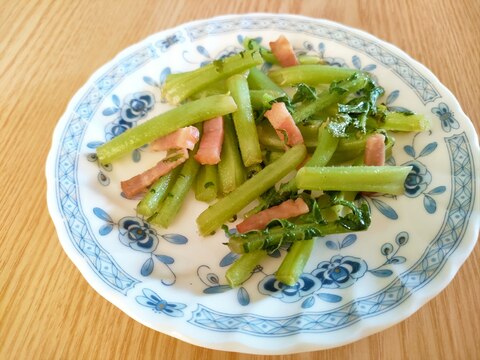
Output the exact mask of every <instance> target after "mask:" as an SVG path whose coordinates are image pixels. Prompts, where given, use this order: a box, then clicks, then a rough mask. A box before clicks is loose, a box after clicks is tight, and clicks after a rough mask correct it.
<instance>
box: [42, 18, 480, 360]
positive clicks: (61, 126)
mask: <svg viewBox="0 0 480 360" xmlns="http://www.w3.org/2000/svg"><path fill="white" fill-rule="evenodd" d="M261 16H265V17H273V18H274V17H284V18H297V19H304V20H309V21H313V22H318V23H320V24H326V25H330V26H335V27H336V28H339V29H343V30H347V31H350V32H352V33H355V34H359V35H360V36H362V37H366V38H368V39H370V40H373V41H374V42H376V43H378V44H380V45H382V46H384V47H386V48H387V49H388V50H390V51H392V52H393V53H395V54H396V55H397V56H399V57H401V58H403V59H405V60H406V61H407V62H408V63H409V64H410V65H412V66H413V67H414V68H417V69H418V70H419V71H420V72H421V73H422V74H424V75H425V76H426V77H427V78H428V79H429V80H430V81H431V82H432V83H433V84H434V86H435V87H437V88H439V89H441V90H442V92H445V93H446V95H448V98H449V101H451V102H452V104H454V105H455V108H454V110H455V112H456V114H458V116H459V117H461V118H462V119H464V120H466V121H463V122H462V125H464V126H467V127H469V128H470V129H469V130H470V131H469V132H468V133H466V135H467V137H468V138H469V140H470V141H471V143H470V146H474V144H475V145H476V146H474V147H475V148H472V152H473V153H475V151H476V152H477V154H478V135H477V133H476V131H475V128H474V126H473V124H472V122H471V120H470V119H469V117H468V116H467V115H466V114H465V112H464V111H463V109H462V108H461V106H460V103H459V102H458V100H457V99H456V97H455V96H454V95H453V93H452V92H451V91H450V90H449V89H448V88H447V87H446V86H445V85H443V84H442V83H441V82H440V80H439V79H438V78H437V77H436V76H435V75H434V74H433V73H432V72H431V70H429V69H428V68H427V67H426V66H424V65H423V64H422V63H420V62H418V61H417V60H415V59H413V58H412V57H411V56H410V55H408V54H407V53H405V52H404V51H403V50H401V49H400V48H398V47H397V46H395V45H393V44H390V43H388V42H386V41H384V40H382V39H380V38H378V37H377V36H374V35H372V34H370V33H367V32H365V31H364V30H361V29H357V28H353V27H350V26H347V25H343V24H340V23H338V22H334V21H331V20H327V19H318V18H313V17H308V16H303V15H293V14H276V13H245V14H233V15H220V16H214V17H210V18H204V19H200V20H195V21H190V22H186V23H182V24H179V25H177V26H175V27H172V28H168V29H164V30H161V31H158V32H156V33H153V34H151V35H149V36H147V37H145V38H143V39H140V40H139V41H138V42H136V43H134V44H131V45H129V46H127V47H126V48H124V49H123V50H122V51H120V52H119V53H117V55H115V56H114V57H113V58H112V59H110V60H109V61H107V62H106V63H105V64H104V65H102V66H101V67H99V68H98V69H97V70H96V71H95V72H94V73H93V74H92V75H91V76H90V77H89V78H88V79H87V80H86V82H85V83H84V84H83V85H81V87H80V88H79V89H78V90H77V91H76V93H75V94H74V96H73V97H72V98H71V99H70V101H69V103H68V105H67V107H66V109H65V111H64V112H63V114H62V116H61V117H60V119H59V120H58V122H57V124H56V126H55V130H54V132H53V136H52V142H51V148H50V150H49V153H48V157H47V163H46V168H45V175H46V178H47V206H48V210H49V213H50V215H51V217H52V220H53V222H54V225H55V228H56V232H57V236H58V239H59V241H60V244H61V245H62V247H63V249H64V251H65V253H66V254H67V256H68V257H69V258H70V259H71V261H72V262H73V263H74V265H75V266H76V268H77V269H78V270H79V271H80V273H81V274H82V276H83V278H84V279H85V280H86V281H87V283H88V284H89V285H90V286H91V287H92V288H93V289H94V290H95V291H96V292H97V293H98V294H99V295H100V296H102V297H103V298H105V299H106V300H107V301H109V302H110V303H112V304H113V305H115V306H116V307H118V308H119V309H120V310H121V311H122V312H124V313H126V314H127V315H128V316H129V317H131V318H133V319H135V320H136V321H138V322H140V323H141V324H143V325H145V326H147V327H149V328H152V329H153V330H155V331H159V332H162V333H164V334H167V335H169V336H173V337H175V338H178V339H180V340H182V341H186V342H188V343H191V344H194V345H197V346H202V347H208V348H211V349H215V350H223V351H241V352H246V353H252V354H290V353H298V352H304V351H312V350H320V349H326V348H332V347H337V346H342V345H345V344H348V343H351V342H352V341H357V340H360V339H361V338H364V337H367V336H369V335H372V334H374V333H377V332H379V331H382V330H385V329H387V328H389V327H391V326H393V325H395V324H397V323H399V322H401V321H403V320H405V319H407V318H408V317H410V316H411V315H412V314H413V313H415V312H416V311H417V310H419V309H420V308H421V307H422V306H424V305H425V304H426V303H427V302H429V301H430V300H431V299H432V298H434V297H435V296H437V295H438V294H439V293H440V292H441V291H442V290H443V289H445V288H446V287H447V286H448V285H449V284H450V282H451V281H452V279H453V278H454V277H455V275H456V274H457V272H458V271H459V270H460V268H461V266H462V264H463V263H464V262H465V260H466V259H467V258H468V256H469V255H470V253H471V252H472V250H473V248H474V246H475V244H476V242H477V240H478V239H477V238H476V237H475V236H474V234H475V232H476V233H478V228H479V226H480V221H479V218H478V203H479V198H478V188H479V185H478V180H477V183H476V187H475V189H476V190H477V191H476V194H475V197H474V200H473V210H472V216H471V218H470V222H469V224H468V225H467V228H466V233H465V234H464V235H463V237H462V240H464V239H465V237H466V236H467V233H468V232H472V233H473V234H472V238H473V239H472V240H470V239H468V240H469V241H468V242H467V243H466V244H465V242H463V241H462V243H463V244H464V245H469V246H468V247H466V249H465V250H464V251H463V252H462V253H461V254H459V253H458V252H455V251H454V252H452V254H451V255H450V257H449V259H448V261H447V262H446V263H445V264H444V266H443V268H442V272H443V273H444V274H445V276H444V277H443V278H442V281H438V277H436V278H435V279H437V281H430V282H429V283H428V284H427V285H428V286H429V288H430V291H429V293H428V294H425V295H423V294H422V295H421V296H420V299H418V296H417V297H416V299H415V300H413V301H412V300H411V299H406V300H405V302H406V303H410V306H409V307H408V312H407V313H405V312H404V313H402V316H392V317H391V318H392V319H390V321H386V322H385V321H383V322H382V325H380V326H379V325H378V324H377V325H371V324H370V327H367V329H365V327H362V329H363V332H362V334H361V336H360V337H357V338H356V339H355V340H351V339H347V340H345V341H343V342H342V341H339V342H337V343H335V344H329V345H328V346H325V347H319V346H312V344H311V343H310V342H306V343H305V342H302V341H301V340H302V339H301V337H297V338H296V340H298V342H296V343H295V344H294V345H293V346H289V347H286V348H282V349H281V350H280V351H279V352H275V351H273V352H272V351H266V352H265V349H260V348H258V347H254V346H253V344H249V346H250V347H249V348H246V347H245V344H242V343H240V342H238V343H237V344H231V343H230V344H229V345H230V346H229V347H227V348H226V347H225V346H224V345H222V344H223V343H210V344H207V345H206V344H204V343H202V342H200V341H196V339H194V338H192V337H189V336H184V335H183V334H181V333H179V332H178V331H176V330H175V329H174V328H171V329H168V330H164V329H162V330H158V328H156V327H154V326H153V325H152V324H150V323H148V322H145V321H144V319H142V318H141V317H140V316H137V315H136V314H135V313H133V311H129V310H130V309H129V308H128V307H127V308H124V307H122V301H121V298H119V296H118V294H117V293H115V292H113V291H112V289H109V288H108V286H107V285H106V284H103V283H102V282H101V281H98V279H96V278H95V277H92V275H94V274H95V273H94V272H92V269H91V268H90V266H89V265H88V264H87V263H86V262H85V261H84V258H83V256H82V255H81V254H80V253H79V252H78V251H77V250H76V249H75V247H74V246H73V245H72V244H71V242H70V241H69V235H68V232H67V231H66V230H65V227H64V221H65V219H64V218H63V217H62V216H61V214H60V211H59V209H58V208H57V203H56V202H57V199H56V197H55V195H56V192H55V186H54V184H55V180H56V179H55V178H53V179H52V174H55V172H54V171H53V169H54V168H55V156H56V154H57V152H56V150H57V149H55V146H58V144H59V141H60V139H61V135H62V132H63V130H65V125H66V122H67V120H68V115H69V114H71V112H72V110H73V108H74V106H75V105H76V104H77V103H78V101H79V100H80V97H81V96H82V95H83V94H84V93H85V90H86V89H87V88H88V87H89V86H91V84H92V83H93V82H94V81H95V80H96V79H98V78H99V77H100V76H101V75H102V74H103V73H104V72H105V70H106V69H108V68H110V67H111V66H112V65H113V64H115V63H117V62H118V61H119V60H120V59H121V58H122V57H124V56H125V55H127V54H130V53H132V52H133V51H134V50H135V49H137V48H139V47H140V46H141V45H142V44H145V43H148V42H149V41H150V40H151V39H152V38H154V37H158V36H159V35H167V34H170V33H174V32H175V31H179V30H183V29H185V28H186V27H188V26H194V25H196V24H200V23H205V22H214V21H218V20H222V19H232V18H242V17H261ZM473 161H474V163H475V162H478V157H475V154H473ZM476 165H478V164H476ZM475 213H476V215H477V216H476V217H477V218H476V219H475ZM470 228H471V231H468V229H470ZM452 262H453V263H452ZM447 270H448V271H447ZM432 287H433V288H432ZM417 294H418V292H417ZM197 305H198V304H197ZM365 320H367V319H362V321H363V322H365ZM364 325H365V324H364ZM235 345H236V346H235ZM231 346H233V348H232V347H231ZM300 347H302V349H300V350H299V349H298V348H300ZM294 348H297V349H294ZM285 350H286V351H285Z"/></svg>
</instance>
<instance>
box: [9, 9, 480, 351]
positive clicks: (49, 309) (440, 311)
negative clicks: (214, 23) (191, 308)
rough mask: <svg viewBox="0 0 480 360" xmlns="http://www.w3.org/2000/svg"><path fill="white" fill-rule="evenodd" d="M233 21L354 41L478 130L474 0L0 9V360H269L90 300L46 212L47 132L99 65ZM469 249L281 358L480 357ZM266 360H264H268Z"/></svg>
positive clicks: (479, 13)
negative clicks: (420, 298) (325, 343)
mask: <svg viewBox="0 0 480 360" xmlns="http://www.w3.org/2000/svg"><path fill="white" fill-rule="evenodd" d="M245 12H281V13H293V14H304V15H309V16H313V17H319V18H326V19H331V20H335V21H338V22H341V23H344V24H346V25H350V26H353V27H356V28H360V29H363V30H366V31H368V32H370V33H372V34H373V35H376V36H378V37H379V38H381V39H384V40H386V41H388V42H391V43H393V44H395V45H397V46H398V47H400V48H401V49H403V50H405V51H406V52H407V53H409V54H410V55H411V56H413V57H414V58H415V59H417V60H419V61H420V62H422V63H423V64H425V65H426V66H427V67H428V68H430V69H431V70H432V71H433V72H434V73H435V74H436V75H437V76H438V78H439V79H440V81H441V82H443V83H444V84H445V85H446V86H447V87H448V88H449V89H451V91H452V92H453V93H454V94H455V96H456V97H457V98H458V100H459V101H460V103H461V104H462V107H463V109H464V110H465V112H466V113H467V115H468V116H469V117H470V118H471V119H472V121H473V122H474V124H475V127H476V129H477V133H478V130H479V126H480V122H479V113H480V104H479V103H480V101H479V100H480V86H479V81H480V62H479V59H480V46H479V39H480V25H479V24H480V21H479V19H480V1H478V0H443V1H435V0H430V1H413V0H412V1H401V0H398V1H375V0H371V1H353V0H352V1H342V0H335V1H332V0H330V1H314V0H311V1H309V0H304V1H301V0H297V1H293V0H292V1H287V0H284V1H280V0H248V1H233V0H228V1H225V0H221V1H215V0H210V1H200V0H198V1H197V0H190V1H188V0H177V1H173V0H171V1H128V0H108V1H107V0H98V1H95V0H92V1H73V0H71V1H70V0H62V1H58V0H57V1H55V0H17V1H8V0H0V147H1V149H2V151H1V152H0V191H1V193H0V359H27V358H34V359H35V358H39V359H55V358H58V359H76V358H82V359H83V358H97V359H149V358H156V359H187V358H192V359H267V358H268V359H270V358H271V357H267V356H249V355H242V354H236V353H227V352H220V351H213V350H208V349H204V348H201V347H196V346H192V345H189V344H187V343H184V342H182V341H179V340H176V339H174V338H171V337H168V336H165V335H163V334H161V333H157V332H155V331H153V330H150V329H148V328H146V327H144V326H142V325H140V324H139V323H136V322H135V321H134V320H132V319H130V318H129V317H127V316H126V315H124V314H123V313H122V312H121V311H120V310H118V309H117V308H116V307H114V306H113V305H111V304H110V303H108V302H107V301H106V300H104V299H103V298H102V297H101V296H100V295H98V294H97V293H96V292H95V291H94V290H93V289H92V288H91V287H90V286H89V285H88V284H87V282H86V281H85V280H84V279H83V278H82V276H81V275H80V273H79V271H78V270H77V269H76V268H75V267H74V266H73V264H72V262H71V261H70V260H69V259H68V258H67V256H66V255H65V253H64V252H63V250H62V248H61V246H60V244H59V242H58V239H57V235H56V233H55V229H54V227H53V223H52V221H51V219H50V216H49V214H48V211H47V207H46V200H45V198H46V185H45V175H44V167H45V160H46V156H47V153H48V150H49V148H50V141H51V135H52V132H53V129H54V127H55V124H56V122H57V121H58V119H59V118H60V116H61V115H62V113H63V112H64V110H65V107H66V105H67V103H68V101H69V100H70V98H71V97H72V96H73V94H74V93H75V92H76V91H77V90H78V89H79V88H80V87H81V86H82V85H83V84H84V82H85V81H86V80H87V78H88V77H89V76H90V75H91V74H92V73H93V72H94V71H95V70H96V69H97V68H98V67H100V66H101V65H103V64H104V63H106V62H107V61H109V60H110V59H111V58H113V57H114V55H116V54H117V53H118V52H119V51H120V50H122V49H124V48H125V47H127V46H128V45H130V44H133V43H135V42H137V41H139V40H141V39H143V38H144V37H146V36H147V35H149V34H151V33H154V32H157V31H160V30H163V29H166V28H169V27H172V26H175V25H179V24H181V23H183V22H186V21H190V20H194V19H201V18H206V17H211V16H214V15H221V14H230V13H245ZM479 269H480V250H479V247H478V246H476V248H475V249H474V251H473V253H472V255H471V256H470V258H469V259H468V260H467V262H466V263H465V264H464V266H463V267H462V268H461V270H460V271H459V273H458V275H457V276H456V277H455V279H454V280H453V281H452V283H451V284H450V285H449V286H448V288H447V289H446V290H445V291H443V292H442V293H441V294H440V295H439V296H437V297H436V298H435V299H433V300H432V301H430V302H429V303H428V304H427V305H425V306H424V307H423V308H421V309H420V310H419V311H418V312H417V313H415V314H414V315H413V316H411V317H410V318H409V319H407V320H406V321H404V322H402V323H400V324H398V325H396V326H394V327H392V328H390V329H388V330H386V331H383V332H381V333H379V334H376V335H373V336H370V337H368V338H365V339H363V340H360V341H358V342H356V343H353V344H351V345H347V346H343V347H341V348H337V349H332V350H328V351H319V352H312V353H304V354H297V355H288V356H282V357H278V358H282V359H323V358H325V359H342V358H352V359H353V358H355V359H390V358H392V359H393V358H404V359H475V358H476V359H478V358H480V336H479V334H480V305H479V303H480V302H479V299H480V281H479V280H480V273H479ZM272 358H273V357H272Z"/></svg>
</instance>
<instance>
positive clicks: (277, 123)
mask: <svg viewBox="0 0 480 360" xmlns="http://www.w3.org/2000/svg"><path fill="white" fill-rule="evenodd" d="M265 117H266V118H267V119H268V121H270V124H272V126H273V128H274V129H275V130H276V132H277V135H278V137H279V138H280V139H282V141H284V142H285V134H286V135H287V145H290V146H293V145H297V144H303V136H302V133H301V132H300V129H299V128H298V127H297V125H296V124H295V121H293V118H292V115H290V113H289V112H288V110H287V107H286V106H285V103H283V102H277V103H274V104H273V105H272V108H271V109H270V110H268V111H266V112H265Z"/></svg>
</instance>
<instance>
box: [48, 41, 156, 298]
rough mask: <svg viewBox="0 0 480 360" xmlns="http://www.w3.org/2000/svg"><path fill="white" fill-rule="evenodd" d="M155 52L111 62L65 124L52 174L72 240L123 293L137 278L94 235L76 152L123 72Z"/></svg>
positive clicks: (139, 52)
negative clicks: (83, 198) (84, 202)
mask: <svg viewBox="0 0 480 360" xmlns="http://www.w3.org/2000/svg"><path fill="white" fill-rule="evenodd" d="M156 56H157V55H156V53H155V50H154V49H153V48H152V47H151V46H147V47H143V48H141V49H139V50H137V51H135V52H134V53H133V54H131V55H128V56H126V57H125V58H123V59H122V60H121V61H119V63H118V64H116V65H115V66H112V67H111V68H110V69H109V70H107V71H106V73H105V74H103V75H102V76H101V77H100V78H99V79H98V80H96V81H95V84H94V86H92V87H91V88H90V89H88V91H87V92H86V93H85V94H84V95H83V97H82V98H81V100H80V101H79V103H78V106H77V107H76V108H75V110H74V112H73V114H72V115H71V116H70V118H69V119H68V124H67V125H66V127H65V128H64V130H63V132H62V136H61V142H60V147H59V151H58V152H57V157H56V160H55V178H56V179H57V183H56V194H57V204H58V208H59V209H60V213H61V214H62V216H63V218H64V219H65V226H66V229H67V232H68V233H69V236H70V239H71V241H72V244H73V245H74V246H75V248H76V249H77V250H78V252H79V253H80V254H82V256H83V257H84V258H85V260H86V261H87V263H88V265H89V266H90V267H91V268H92V269H93V270H94V271H95V273H96V274H97V275H98V277H99V278H100V279H102V280H103V281H104V282H105V283H106V284H108V285H109V286H110V287H112V288H113V289H115V290H117V291H119V292H121V293H123V294H126V293H127V292H128V290H129V289H131V288H132V287H134V286H135V284H137V283H139V282H140V281H139V280H137V279H135V278H133V277H131V276H130V275H128V274H127V273H126V272H125V271H124V270H123V269H122V268H121V267H120V266H119V265H118V264H117V263H116V262H115V260H114V259H113V258H112V257H111V256H110V255H109V254H108V253H107V252H106V251H105V250H104V249H103V247H102V246H101V245H100V243H99V242H98V240H97V239H96V238H95V236H94V235H93V232H92V230H91V229H90V226H89V224H88V221H87V220H86V216H85V214H84V212H83V209H82V205H81V203H80V202H79V201H78V200H79V187H78V179H77V176H78V172H77V167H78V154H79V150H80V146H81V143H82V139H83V136H84V134H85V130H86V129H87V126H88V124H89V122H90V121H91V119H92V116H93V114H94V113H95V111H96V110H97V108H98V106H99V105H100V103H101V102H102V101H103V99H104V98H105V97H106V96H107V95H108V94H109V93H110V91H111V90H113V89H114V88H115V86H116V85H118V84H119V83H120V82H121V81H122V80H123V79H124V78H125V77H126V76H128V75H129V74H130V73H132V72H133V71H135V70H137V69H139V68H140V67H142V66H144V65H145V64H146V63H148V62H150V61H151V60H152V59H153V58H155V57H156Z"/></svg>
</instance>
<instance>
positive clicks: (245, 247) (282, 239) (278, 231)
mask: <svg viewBox="0 0 480 360" xmlns="http://www.w3.org/2000/svg"><path fill="white" fill-rule="evenodd" d="M346 232H350V230H348V229H347V228H345V227H343V226H342V225H340V224H339V223H338V222H331V223H328V224H318V223H311V224H310V223H309V224H301V225H297V226H295V227H294V228H292V229H286V228H284V227H281V226H277V227H273V228H268V229H265V230H262V231H250V232H247V233H245V234H237V235H233V236H231V237H230V239H229V240H228V247H229V248H230V250H231V251H232V252H234V253H236V254H244V253H249V252H252V251H257V250H266V251H273V250H275V249H278V247H279V246H281V245H283V244H288V243H293V242H296V241H304V240H310V239H313V238H315V237H323V236H326V235H330V234H341V233H346Z"/></svg>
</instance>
